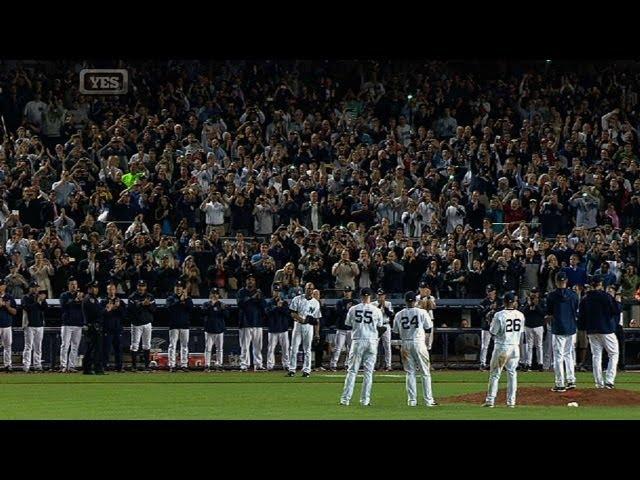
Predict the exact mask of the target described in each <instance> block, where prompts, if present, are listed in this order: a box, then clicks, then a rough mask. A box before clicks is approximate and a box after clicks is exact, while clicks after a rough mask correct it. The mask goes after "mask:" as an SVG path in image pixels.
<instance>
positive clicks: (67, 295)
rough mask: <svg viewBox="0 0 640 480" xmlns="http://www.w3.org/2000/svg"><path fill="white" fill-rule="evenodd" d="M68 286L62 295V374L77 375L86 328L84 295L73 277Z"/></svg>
mask: <svg viewBox="0 0 640 480" xmlns="http://www.w3.org/2000/svg"><path fill="white" fill-rule="evenodd" d="M67 285H68V288H69V290H67V291H66V292H63V293H62V295H60V307H61V308H62V328H61V329H60V337H61V339H62V344H61V345H60V372H63V373H64V372H68V373H75V372H77V370H76V361H77V359H78V347H79V346H80V340H81V339H82V327H83V326H84V317H83V315H82V299H83V297H84V294H83V293H82V292H80V291H79V290H78V282H77V281H76V280H75V279H74V278H73V277H71V278H69V281H68V284H67Z"/></svg>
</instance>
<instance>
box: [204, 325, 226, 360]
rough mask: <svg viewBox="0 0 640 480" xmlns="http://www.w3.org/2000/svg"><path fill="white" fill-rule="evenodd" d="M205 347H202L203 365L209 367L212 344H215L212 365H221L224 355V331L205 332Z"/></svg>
mask: <svg viewBox="0 0 640 480" xmlns="http://www.w3.org/2000/svg"><path fill="white" fill-rule="evenodd" d="M204 335H205V349H204V366H205V368H209V367H210V366H211V352H212V351H213V346H214V345H215V346H216V360H215V363H214V365H215V366H216V367H220V366H222V363H223V356H224V333H208V332H205V334H204Z"/></svg>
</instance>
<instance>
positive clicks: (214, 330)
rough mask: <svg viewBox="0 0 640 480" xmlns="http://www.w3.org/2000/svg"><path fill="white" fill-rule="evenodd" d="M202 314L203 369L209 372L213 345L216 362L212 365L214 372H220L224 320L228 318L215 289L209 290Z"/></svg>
mask: <svg viewBox="0 0 640 480" xmlns="http://www.w3.org/2000/svg"><path fill="white" fill-rule="evenodd" d="M202 313H203V315H204V332H205V333H204V336H205V350H204V369H205V372H209V371H211V370H210V366H211V352H212V351H213V346H214V345H215V347H216V360H215V363H214V365H215V369H216V370H221V369H222V362H223V359H224V332H225V329H226V328H225V327H226V325H225V320H226V319H227V318H228V316H229V310H228V309H227V308H225V306H224V304H223V303H222V302H221V301H220V291H219V290H218V289H217V288H216V287H213V288H212V289H211V292H210V293H209V301H207V302H205V303H204V304H203V305H202Z"/></svg>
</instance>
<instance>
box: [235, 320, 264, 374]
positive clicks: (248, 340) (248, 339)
mask: <svg viewBox="0 0 640 480" xmlns="http://www.w3.org/2000/svg"><path fill="white" fill-rule="evenodd" d="M239 335H240V368H241V369H243V370H244V369H247V368H249V365H250V364H251V358H250V355H249V351H250V350H249V349H250V348H251V347H253V348H252V350H251V352H252V353H253V368H263V367H262V328H261V327H247V328H241V329H239Z"/></svg>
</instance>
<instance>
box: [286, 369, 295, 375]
mask: <svg viewBox="0 0 640 480" xmlns="http://www.w3.org/2000/svg"><path fill="white" fill-rule="evenodd" d="M295 376H296V372H294V371H293V370H289V372H287V377H295Z"/></svg>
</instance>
